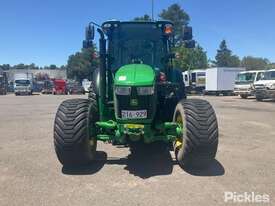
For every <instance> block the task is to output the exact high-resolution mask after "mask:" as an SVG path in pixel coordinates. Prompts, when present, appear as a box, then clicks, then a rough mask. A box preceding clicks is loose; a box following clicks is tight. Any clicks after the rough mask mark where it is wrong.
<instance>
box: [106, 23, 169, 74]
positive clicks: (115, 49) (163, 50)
mask: <svg viewBox="0 0 275 206" xmlns="http://www.w3.org/2000/svg"><path fill="white" fill-rule="evenodd" d="M102 28H103V31H104V32H105V33H106V35H107V37H108V46H107V47H108V57H109V59H108V60H109V66H110V69H111V70H112V71H117V70H118V69H119V68H120V67H122V66H124V65H129V64H145V65H149V66H150V67H151V68H152V69H154V70H163V71H164V69H165V68H166V67H167V63H168V60H169V54H170V53H171V45H172V42H173V38H172V37H173V36H172V35H173V24H172V23H171V22H168V21H159V22H148V23H147V22H146V23H142V22H116V21H115V22H112V21H109V22H105V23H103V25H102Z"/></svg>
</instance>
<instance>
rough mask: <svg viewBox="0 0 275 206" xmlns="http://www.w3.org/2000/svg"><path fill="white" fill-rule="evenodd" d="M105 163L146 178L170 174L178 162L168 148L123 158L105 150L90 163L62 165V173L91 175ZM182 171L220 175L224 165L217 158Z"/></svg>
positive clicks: (222, 172)
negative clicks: (196, 167)
mask: <svg viewBox="0 0 275 206" xmlns="http://www.w3.org/2000/svg"><path fill="white" fill-rule="evenodd" d="M105 164H107V165H124V166H125V167H124V169H125V170H127V171H128V172H129V174H132V175H134V176H137V177H140V178H142V179H147V178H150V177H154V176H162V175H170V174H171V173H172V172H173V167H174V165H177V164H178V163H177V161H176V160H175V159H173V158H172V156H171V154H170V151H169V150H168V149H165V150H163V149H161V150H158V149H151V150H143V151H142V152H136V153H130V154H129V155H128V156H127V157H123V158H112V157H108V158H107V154H106V153H105V152H103V151H98V152H97V155H96V160H95V161H93V162H92V163H91V164H90V165H87V166H82V167H73V168H68V167H63V168H62V173H63V174H67V175H92V174H95V173H97V172H98V171H100V170H101V169H102V168H103V167H104V165H105ZM184 171H185V172H187V173H188V174H190V175H194V176H221V175H223V174H224V173H225V170H224V167H223V166H222V165H221V163H220V162H218V161H217V160H214V161H213V162H212V163H211V165H210V166H209V167H208V168H206V169H203V170H202V169H200V170H194V169H184Z"/></svg>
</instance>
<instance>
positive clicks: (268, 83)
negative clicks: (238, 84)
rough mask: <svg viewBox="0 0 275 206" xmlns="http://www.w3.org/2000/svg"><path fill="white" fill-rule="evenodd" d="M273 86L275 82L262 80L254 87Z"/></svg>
mask: <svg viewBox="0 0 275 206" xmlns="http://www.w3.org/2000/svg"><path fill="white" fill-rule="evenodd" d="M271 84H275V80H260V81H257V82H255V84H254V85H271Z"/></svg>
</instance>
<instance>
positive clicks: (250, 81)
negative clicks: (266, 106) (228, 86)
mask: <svg viewBox="0 0 275 206" xmlns="http://www.w3.org/2000/svg"><path fill="white" fill-rule="evenodd" d="M263 73H264V71H263V70H259V71H245V72H240V73H239V74H238V75H237V78H236V81H235V86H234V94H236V95H240V97H241V98H243V99H246V98H247V97H248V96H254V95H255V89H254V86H253V85H254V83H255V82H256V81H259V80H260V79H261V78H262V76H263Z"/></svg>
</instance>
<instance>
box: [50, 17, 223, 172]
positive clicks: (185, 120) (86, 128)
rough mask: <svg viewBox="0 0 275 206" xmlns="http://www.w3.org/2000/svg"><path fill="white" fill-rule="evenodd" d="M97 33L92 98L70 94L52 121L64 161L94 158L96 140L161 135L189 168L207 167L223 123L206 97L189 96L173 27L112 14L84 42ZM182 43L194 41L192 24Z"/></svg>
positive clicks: (124, 141) (127, 141)
mask: <svg viewBox="0 0 275 206" xmlns="http://www.w3.org/2000/svg"><path fill="white" fill-rule="evenodd" d="M95 27H97V32H98V33H99V37H100V38H99V59H100V66H99V69H97V70H95V71H94V74H93V76H94V79H93V81H92V84H91V87H90V93H89V97H88V99H70V100H66V101H64V102H63V103H61V105H60V106H59V108H58V111H57V113H56V117H55V123H54V145H55V151H56V154H57V157H58V159H59V161H60V162H61V164H63V165H64V166H76V165H83V164H93V160H94V158H95V154H96V147H97V141H103V142H109V143H112V144H113V145H125V146H129V147H130V151H131V152H135V151H137V150H139V152H141V153H142V148H143V147H140V145H146V147H148V145H152V144H153V143H156V142H163V143H165V144H166V145H167V147H168V148H169V146H171V145H172V146H173V148H174V151H175V156H176V158H177V161H178V163H179V164H180V166H181V167H183V168H190V167H205V166H207V165H209V163H210V162H211V161H212V160H213V159H214V158H215V155H216V151H217V147H218V125H217V119H216V115H215V112H214V110H213V108H212V106H211V105H210V104H209V103H208V102H207V101H205V100H201V99H186V95H185V91H184V88H185V87H184V83H183V79H182V73H181V72H180V71H179V70H177V69H174V68H173V59H174V58H175V56H176V55H175V54H173V53H172V52H173V47H174V45H175V44H174V39H175V37H174V32H173V23H171V22H169V21H154V22H131V21H130V22H121V21H107V22H105V23H103V24H102V25H101V26H100V25H97V24H95V23H93V22H91V23H90V24H89V25H88V26H87V27H86V39H85V40H84V41H83V47H84V48H89V47H92V46H93V45H94V42H93V40H94V36H95V35H94V34H95ZM177 38H180V42H181V44H183V45H185V46H186V47H188V48H192V47H193V46H194V41H193V40H192V28H191V27H183V35H182V36H181V37H179V36H177Z"/></svg>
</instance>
